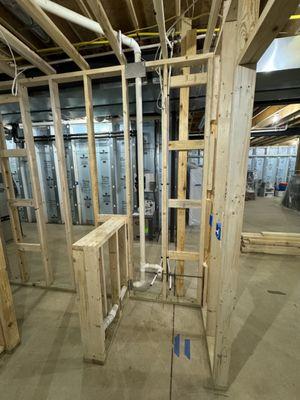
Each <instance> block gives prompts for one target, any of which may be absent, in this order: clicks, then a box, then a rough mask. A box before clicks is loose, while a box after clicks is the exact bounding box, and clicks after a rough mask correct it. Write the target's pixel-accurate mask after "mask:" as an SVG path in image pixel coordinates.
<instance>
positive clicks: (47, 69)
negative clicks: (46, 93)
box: [0, 25, 56, 75]
mask: <svg viewBox="0 0 300 400" xmlns="http://www.w3.org/2000/svg"><path fill="white" fill-rule="evenodd" d="M4 38H5V39H6V40H7V41H8V43H9V44H10V46H11V47H12V49H13V50H15V51H16V52H17V53H18V54H20V55H21V56H22V57H24V58H25V59H26V60H27V61H29V62H30V64H32V65H34V66H35V67H37V68H38V69H40V70H41V71H43V72H44V73H45V74H47V75H48V74H55V73H56V71H55V69H54V68H53V67H51V65H49V64H48V63H47V62H46V61H44V60H43V59H42V58H41V57H40V56H39V55H37V54H36V53H35V52H34V51H32V50H31V49H30V48H29V47H27V46H26V45H25V44H24V43H23V42H21V40H19V39H18V38H16V37H15V36H14V35H13V34H11V33H10V32H9V31H8V30H7V29H5V28H4V26H2V25H0V40H1V42H3V43H5V44H6V41H5V39H4Z"/></svg>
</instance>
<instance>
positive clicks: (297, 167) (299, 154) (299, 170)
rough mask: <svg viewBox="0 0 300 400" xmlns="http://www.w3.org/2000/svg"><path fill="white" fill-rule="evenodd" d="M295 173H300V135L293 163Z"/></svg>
mask: <svg viewBox="0 0 300 400" xmlns="http://www.w3.org/2000/svg"><path fill="white" fill-rule="evenodd" d="M295 175H300V136H299V138H298V149H297V157H296V164H295Z"/></svg>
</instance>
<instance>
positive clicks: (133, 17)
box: [126, 0, 139, 30]
mask: <svg viewBox="0 0 300 400" xmlns="http://www.w3.org/2000/svg"><path fill="white" fill-rule="evenodd" d="M126 4H127V7H128V10H129V14H130V18H131V21H132V23H133V26H134V29H136V30H138V29H139V21H138V18H137V15H136V12H135V8H134V5H133V1H132V0H126Z"/></svg>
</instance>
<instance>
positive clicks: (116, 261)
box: [108, 232, 121, 305]
mask: <svg viewBox="0 0 300 400" xmlns="http://www.w3.org/2000/svg"><path fill="white" fill-rule="evenodd" d="M108 249H109V270H110V285H111V286H110V287H111V301H112V304H113V305H114V304H119V302H120V291H121V277H120V255H119V239H118V232H115V233H114V234H113V235H112V236H111V237H110V238H109V240H108Z"/></svg>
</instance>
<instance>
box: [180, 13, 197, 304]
mask: <svg viewBox="0 0 300 400" xmlns="http://www.w3.org/2000/svg"><path fill="white" fill-rule="evenodd" d="M190 26H191V22H190V20H188V19H186V18H184V19H183V23H182V29H181V30H182V32H181V34H182V41H181V46H182V47H181V52H182V53H181V54H182V55H188V56H189V55H193V54H195V53H196V44H197V40H196V36H197V32H196V30H188V29H189V28H190ZM189 73H190V69H189V68H184V69H183V71H182V74H183V75H189ZM189 94H190V90H189V88H188V87H185V88H181V89H180V94H179V97H180V100H179V101H180V111H179V140H188V139H189ZM177 186H178V194H177V198H178V199H179V200H183V199H185V198H186V187H187V152H180V153H179V155H178V179H177ZM185 224H186V210H184V209H178V210H177V247H176V250H177V251H184V247H185ZM177 271H178V274H179V275H183V274H184V262H183V261H178V263H177ZM176 290H177V295H178V296H183V295H184V278H183V277H182V276H180V277H177V281H176Z"/></svg>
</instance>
